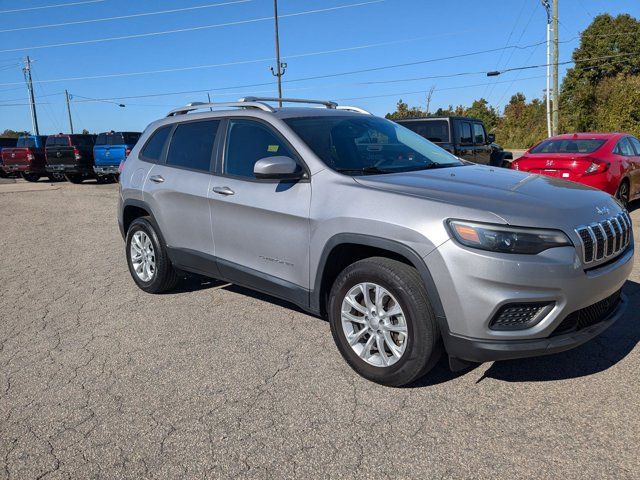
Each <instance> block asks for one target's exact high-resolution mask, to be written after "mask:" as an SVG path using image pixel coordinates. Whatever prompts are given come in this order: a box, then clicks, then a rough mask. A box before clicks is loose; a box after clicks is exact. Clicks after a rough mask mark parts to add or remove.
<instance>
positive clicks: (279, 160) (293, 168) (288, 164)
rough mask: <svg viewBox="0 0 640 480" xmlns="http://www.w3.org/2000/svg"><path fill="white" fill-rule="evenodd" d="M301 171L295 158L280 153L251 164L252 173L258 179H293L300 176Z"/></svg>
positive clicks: (301, 174)
mask: <svg viewBox="0 0 640 480" xmlns="http://www.w3.org/2000/svg"><path fill="white" fill-rule="evenodd" d="M303 173H304V172H303V170H302V168H300V165H298V163H297V162H296V161H295V160H293V159H292V158H290V157H286V156H282V155H280V156H275V157H266V158H262V159H260V160H258V161H257V162H256V163H255V164H254V166H253V174H254V176H255V177H256V178H259V179H271V180H293V179H299V178H302V176H303Z"/></svg>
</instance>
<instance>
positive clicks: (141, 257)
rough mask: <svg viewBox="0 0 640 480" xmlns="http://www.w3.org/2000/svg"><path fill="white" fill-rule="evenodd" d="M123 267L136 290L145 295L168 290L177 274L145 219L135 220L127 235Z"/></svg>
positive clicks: (176, 278)
mask: <svg viewBox="0 0 640 480" xmlns="http://www.w3.org/2000/svg"><path fill="white" fill-rule="evenodd" d="M126 253H127V263H128V265H129V272H130V273H131V276H132V277H133V280H134V281H135V282H136V284H137V285H138V287H140V288H141V289H142V290H144V291H145V292H147V293H162V292H165V291H167V290H171V289H172V288H173V287H174V286H175V285H176V283H177V281H178V274H177V273H176V270H175V269H174V268H173V265H171V261H170V260H169V256H168V255H167V251H166V249H165V247H164V246H163V245H162V243H161V242H160V239H159V237H158V234H157V233H156V230H155V228H154V226H153V225H152V223H151V222H150V221H149V218H148V217H140V218H137V219H135V220H134V221H133V222H132V223H131V226H130V227H129V230H128V231H127V240H126Z"/></svg>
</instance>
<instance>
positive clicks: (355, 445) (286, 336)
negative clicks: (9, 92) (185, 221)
mask: <svg viewBox="0 0 640 480" xmlns="http://www.w3.org/2000/svg"><path fill="white" fill-rule="evenodd" d="M116 196H117V186H115V185H96V184H92V183H86V184H82V185H71V184H68V183H60V184H54V185H50V184H47V183H38V184H35V185H34V184H26V183H24V182H22V181H19V182H17V183H14V182H3V183H2V184H0V247H1V248H0V289H1V290H0V292H1V293H0V462H1V463H2V466H1V467H0V479H14V478H20V479H22V478H52V479H54V478H87V479H88V478H290V477H299V478H318V477H322V478H327V477H330V478H356V477H357V478H385V477H388V478H407V477H416V478H417V477H420V478H471V477H473V478H495V477H510V478H559V477H564V478H616V479H623V478H629V479H631V478H640V457H639V456H638V445H639V443H640V419H639V415H640V382H638V372H640V347H639V346H638V342H639V340H640V316H639V315H638V311H639V310H640V259H638V258H637V257H636V266H635V270H634V273H633V276H632V278H631V279H630V281H629V282H628V283H627V285H626V286H625V292H626V294H627V295H628V296H629V299H630V302H629V303H630V305H629V308H628V309H627V313H626V315H625V317H624V318H623V319H622V320H621V321H620V322H618V323H617V324H615V325H614V326H613V327H611V328H610V329H609V330H608V331H607V332H605V333H604V334H603V335H602V336H601V337H599V338H597V339H595V340H594V341H592V342H590V343H588V344H586V345H584V346H582V347H580V348H578V349H576V350H574V351H571V352H567V353H563V354H558V355H554V356H550V357H543V358H536V359H529V360H520V361H509V362H502V363H495V364H484V365H481V366H479V367H477V368H475V369H473V370H471V371H467V372H463V373H459V374H452V373H450V372H449V371H448V368H447V366H446V363H445V362H444V361H441V362H440V364H439V365H438V366H437V367H436V369H435V370H434V371H433V372H432V373H431V375H430V376H429V377H427V378H426V379H425V380H424V381H422V382H421V383H420V384H418V385H415V386H413V387H412V388H404V389H391V388H386V387H381V386H378V385H375V384H373V383H370V382H367V381H366V380H364V379H362V378H360V377H358V376H357V375H356V374H355V373H354V372H353V371H352V370H351V369H350V368H349V367H348V365H347V364H346V363H345V362H344V361H343V360H342V358H341V357H340V355H339V353H338V351H337V349H336V348H335V346H334V344H333V340H332V338H331V334H330V332H329V326H328V324H327V323H326V322H324V321H322V320H320V319H318V318H315V317H312V316H309V315H307V314H305V313H302V312H300V311H297V310H292V309H290V308H288V307H287V306H286V305H284V304H282V303H280V302H278V301H275V300H273V299H269V298H267V297H263V296H261V295H258V294H254V293H251V292H249V291H247V290H244V289H241V288H238V287H234V286H229V285H224V284H220V283H217V282H205V281H202V280H199V279H195V278H194V279H190V280H189V281H187V282H184V283H183V284H182V285H181V288H180V290H179V291H176V292H172V293H170V294H165V295H158V296H153V295H148V294H145V293H144V292H142V291H141V290H139V289H138V288H137V287H136V286H135V285H134V283H133V281H132V280H131V278H130V276H129V272H128V270H127V266H126V263H125V259H124V254H123V251H124V249H123V242H122V239H121V237H120V234H119V232H118V228H117V223H116V220H115V215H116ZM632 216H633V218H634V220H635V222H636V223H635V236H636V239H639V238H640V237H639V235H640V232H639V230H638V224H640V209H638V210H636V211H635V212H634V213H633V214H632ZM636 255H637V254H636Z"/></svg>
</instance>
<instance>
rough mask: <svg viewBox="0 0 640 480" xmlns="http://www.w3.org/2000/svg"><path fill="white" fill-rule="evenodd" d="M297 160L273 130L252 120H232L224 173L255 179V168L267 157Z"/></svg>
mask: <svg viewBox="0 0 640 480" xmlns="http://www.w3.org/2000/svg"><path fill="white" fill-rule="evenodd" d="M276 156H287V157H291V158H295V157H294V156H293V155H292V154H291V152H290V151H289V149H288V148H287V146H286V145H285V144H284V141H283V140H282V139H280V137H278V136H277V135H276V134H275V133H274V132H273V131H272V130H271V129H269V128H268V127H266V126H264V125H262V124H261V123H258V122H253V121H251V120H231V122H229V133H228V135H227V147H226V152H225V157H224V172H225V173H226V174H229V175H236V176H238V177H246V178H255V177H254V175H253V166H254V165H255V163H256V162H257V161H258V160H261V159H263V158H266V157H276Z"/></svg>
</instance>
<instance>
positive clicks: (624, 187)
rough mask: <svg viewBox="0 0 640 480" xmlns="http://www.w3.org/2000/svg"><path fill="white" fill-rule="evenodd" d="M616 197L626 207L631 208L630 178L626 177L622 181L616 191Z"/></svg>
mask: <svg viewBox="0 0 640 480" xmlns="http://www.w3.org/2000/svg"><path fill="white" fill-rule="evenodd" d="M616 198H617V199H618V200H619V201H620V203H622V205H623V206H624V208H629V180H627V179H626V178H625V179H624V180H622V182H620V186H618V190H617V191H616Z"/></svg>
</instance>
